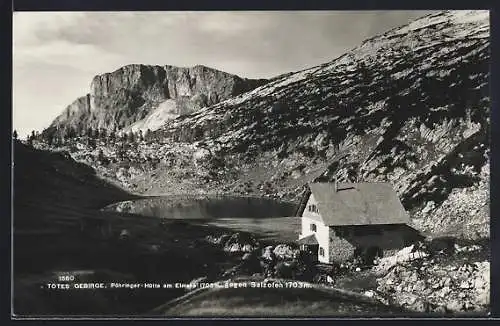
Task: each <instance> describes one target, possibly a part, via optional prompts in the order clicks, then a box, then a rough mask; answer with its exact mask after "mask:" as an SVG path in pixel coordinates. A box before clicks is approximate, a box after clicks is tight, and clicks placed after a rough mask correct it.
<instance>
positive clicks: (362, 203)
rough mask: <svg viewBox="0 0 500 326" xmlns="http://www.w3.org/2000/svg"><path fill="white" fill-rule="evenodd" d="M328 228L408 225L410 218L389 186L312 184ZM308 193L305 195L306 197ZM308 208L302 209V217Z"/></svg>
mask: <svg viewBox="0 0 500 326" xmlns="http://www.w3.org/2000/svg"><path fill="white" fill-rule="evenodd" d="M309 189H310V194H312V195H313V196H314V199H315V200H316V202H317V207H318V210H319V213H320V215H321V218H322V220H323V222H324V223H325V225H329V226H341V225H373V224H406V223H408V222H409V216H408V214H407V212H406V211H405V209H404V207H403V205H402V204H401V202H400V200H399V197H398V195H397V193H396V192H395V191H394V189H393V187H392V185H391V184H389V183H382V182H373V183H371V182H362V183H338V184H335V183H326V182H321V183H310V184H309ZM307 194H308V192H306V195H307ZM304 209H305V207H303V208H302V207H301V211H299V213H300V214H302V213H303V211H304Z"/></svg>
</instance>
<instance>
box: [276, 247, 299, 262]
mask: <svg viewBox="0 0 500 326" xmlns="http://www.w3.org/2000/svg"><path fill="white" fill-rule="evenodd" d="M299 252H300V250H298V249H294V248H292V246H290V245H287V244H279V245H277V246H276V248H274V250H273V253H274V255H275V256H276V257H277V258H279V259H296V258H297V257H298V254H299Z"/></svg>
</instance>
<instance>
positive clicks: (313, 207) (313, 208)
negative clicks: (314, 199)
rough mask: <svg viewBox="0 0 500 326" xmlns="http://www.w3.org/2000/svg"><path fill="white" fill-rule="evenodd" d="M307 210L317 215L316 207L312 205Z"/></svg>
mask: <svg viewBox="0 0 500 326" xmlns="http://www.w3.org/2000/svg"><path fill="white" fill-rule="evenodd" d="M308 210H309V212H313V213H319V210H318V207H317V206H316V205H314V204H312V205H309V207H308Z"/></svg>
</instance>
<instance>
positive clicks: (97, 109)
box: [46, 64, 266, 133]
mask: <svg viewBox="0 0 500 326" xmlns="http://www.w3.org/2000/svg"><path fill="white" fill-rule="evenodd" d="M265 82H266V80H263V79H262V80H253V79H245V78H240V77H238V76H236V75H231V74H228V73H225V72H222V71H219V70H215V69H212V68H208V67H205V66H201V65H198V66H195V67H192V68H179V67H174V66H148V65H139V64H132V65H127V66H124V67H122V68H120V69H118V70H116V71H114V72H111V73H106V74H103V75H98V76H95V77H94V78H93V80H92V83H91V85H90V92H89V93H88V94H86V95H85V96H83V97H80V98H78V99H77V100H75V101H74V102H73V103H72V104H70V105H69V106H68V107H67V108H66V109H65V110H64V112H63V113H62V114H61V115H60V116H58V117H57V118H56V119H55V120H54V121H53V122H52V124H51V125H50V127H49V128H48V131H50V130H57V129H59V130H61V131H62V130H67V129H69V128H73V129H74V130H76V131H77V132H78V133H80V132H81V131H83V130H87V128H89V127H91V128H94V129H96V128H105V129H107V130H113V129H115V130H121V129H124V131H128V130H133V131H138V130H143V131H145V130H147V129H151V130H156V129H157V128H158V127H159V126H161V125H163V124H164V123H166V122H167V121H168V120H171V119H173V118H176V117H178V116H181V115H184V114H188V113H192V112H195V111H196V110H198V109H200V108H202V107H205V106H209V105H213V104H215V103H217V102H219V101H221V100H225V99H228V98H230V97H232V96H235V95H238V94H241V93H243V92H246V91H249V90H251V89H253V88H255V87H257V86H260V85H262V84H264V83H265ZM46 132H47V131H46Z"/></svg>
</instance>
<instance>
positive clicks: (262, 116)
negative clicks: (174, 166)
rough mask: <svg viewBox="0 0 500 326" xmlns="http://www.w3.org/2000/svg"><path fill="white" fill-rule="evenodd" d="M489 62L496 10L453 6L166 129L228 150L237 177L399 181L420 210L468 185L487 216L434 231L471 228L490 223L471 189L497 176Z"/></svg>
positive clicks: (171, 135)
mask: <svg viewBox="0 0 500 326" xmlns="http://www.w3.org/2000/svg"><path fill="white" fill-rule="evenodd" d="M489 58H490V55H489V15H488V12H487V11H445V12H441V13H437V14H433V15H429V16H426V17H423V18H420V19H417V20H415V21H414V22H412V23H410V24H409V25H406V26H403V27H401V28H396V29H393V30H391V31H389V32H387V33H385V34H383V35H380V36H376V37H374V38H372V39H369V40H366V41H365V42H363V44H361V45H360V46H359V47H357V48H355V49H353V50H351V51H349V52H348V53H346V54H345V55H343V56H341V57H339V58H337V59H335V60H333V61H331V62H329V63H326V64H324V65H321V66H318V67H313V68H310V69H307V70H304V71H300V72H297V73H293V74H289V75H285V76H283V77H281V78H276V79H274V80H273V81H271V82H269V83H267V84H265V85H263V86H261V87H258V88H256V89H254V90H253V91H250V92H248V93H244V94H242V95H239V96H236V97H234V98H231V99H228V100H226V101H222V102H220V103H218V104H215V105H213V106H210V107H206V108H203V109H201V110H199V111H198V112H196V113H194V114H191V115H188V116H184V117H180V118H178V119H176V120H173V121H170V122H169V123H167V124H166V125H165V126H164V127H163V128H162V129H161V130H159V131H157V134H158V135H161V137H166V138H167V139H171V140H172V141H174V142H175V141H176V142H188V143H193V144H194V145H195V146H198V147H202V148H205V149H206V150H208V151H209V152H210V153H211V155H212V156H214V157H220V158H222V161H224V160H225V161H226V162H228V163H227V164H226V166H224V164H222V166H221V168H220V169H219V170H220V171H221V172H222V173H226V172H227V170H231V172H234V168H230V165H231V162H236V165H237V169H239V171H238V172H239V173H236V177H235V178H234V180H238V179H239V180H243V181H241V182H246V181H247V180H245V178H246V176H248V175H252V178H253V180H252V181H253V182H254V183H257V184H258V183H262V182H265V181H270V182H272V184H273V185H274V186H275V187H277V188H278V189H288V190H289V191H292V193H295V194H297V193H299V192H300V189H301V188H300V186H301V185H303V184H304V183H305V182H307V181H311V180H313V179H321V180H333V179H334V178H335V177H337V178H339V179H341V180H342V179H344V180H366V181H388V182H391V183H392V184H393V185H394V187H395V188H396V190H397V192H398V193H399V195H400V197H401V199H402V200H403V203H404V205H405V207H406V208H407V210H409V211H411V212H412V213H413V214H416V213H418V212H420V213H421V214H420V215H418V216H416V217H422V218H423V217H425V216H427V215H432V214H433V212H434V210H435V209H439V207H441V205H444V204H443V203H444V202H446V201H447V200H448V198H449V196H450V194H452V193H453V192H456V191H457V189H469V190H470V191H469V190H467V191H465V190H464V196H462V198H461V200H462V201H467V200H469V199H470V200H471V203H472V202H473V203H474V204H471V205H470V206H473V207H474V208H473V209H474V211H476V210H478V212H477V214H476V215H474V216H472V215H473V214H471V216H472V218H468V219H463V218H456V216H455V211H454V208H455V207H454V206H453V207H451V208H450V209H447V210H446V212H444V211H443V210H442V213H440V214H441V215H442V216H441V217H440V222H443V221H445V223H444V224H443V225H442V227H440V228H438V229H439V230H434V231H440V232H446V231H450V230H453V231H456V230H455V229H456V228H457V227H458V228H463V229H468V226H467V227H466V226H463V225H462V224H461V223H462V222H466V224H467V223H469V222H470V223H472V224H474V223H475V224H481V225H484V223H486V222H488V221H489V216H488V209H487V204H488V198H489V194H488V191H487V189H486V188H484V187H483V190H484V192H485V193H484V195H482V196H472V195H471V196H472V197H474V198H472V197H471V196H469V195H468V194H469V193H470V194H472V193H473V192H474V189H476V188H477V187H479V185H480V184H481V183H482V184H484V183H485V182H486V183H487V182H489V176H488V174H487V173H481V169H483V172H484V171H485V169H488V166H489V165H487V164H488V156H489V125H490V121H489V112H490V111H489V106H490V101H489V90H488V78H489ZM242 162H248V163H247V164H241V163H242ZM262 164H263V166H260V165H262ZM269 167H273V169H269ZM212 168H213V167H212ZM270 170H271V171H272V172H270ZM475 199H478V200H477V202H476V201H475ZM449 200H451V201H453V199H449ZM431 201H432V202H433V203H434V204H433V205H434V206H432V208H431V209H427V210H424V211H422V209H423V208H424V207H426V205H427V203H429V202H431ZM466 213H467V214H469V212H466ZM431 219H432V217H431ZM476 219H477V220H476ZM457 221H458V223H457ZM478 221H480V223H477V222H478ZM448 222H449V223H448ZM471 228H473V227H472V226H471ZM461 231H462V230H459V232H461ZM469 231H470V230H469V229H468V231H466V232H467V233H469ZM476 231H478V232H479V233H481V235H482V236H483V235H486V234H487V232H488V231H487V228H484V227H483V228H480V230H476Z"/></svg>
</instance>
